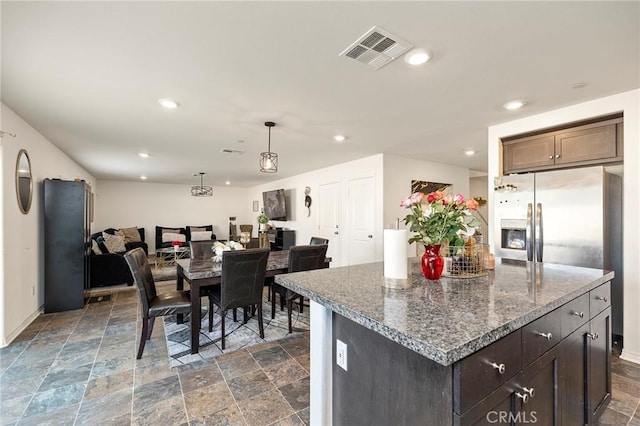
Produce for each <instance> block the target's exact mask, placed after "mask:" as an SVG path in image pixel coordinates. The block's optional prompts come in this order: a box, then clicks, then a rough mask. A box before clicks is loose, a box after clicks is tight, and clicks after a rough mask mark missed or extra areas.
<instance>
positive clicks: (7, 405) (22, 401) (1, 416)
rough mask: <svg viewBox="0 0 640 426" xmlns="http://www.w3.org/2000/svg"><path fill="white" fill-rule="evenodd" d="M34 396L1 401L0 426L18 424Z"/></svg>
mask: <svg viewBox="0 0 640 426" xmlns="http://www.w3.org/2000/svg"><path fill="white" fill-rule="evenodd" d="M31 398H32V395H26V396H21V397H18V398H11V399H6V400H2V401H0V424H2V425H6V424H10V423H14V422H17V421H18V420H19V419H20V417H22V414H23V413H24V411H25V409H26V408H27V406H28V405H29V402H30V401H31Z"/></svg>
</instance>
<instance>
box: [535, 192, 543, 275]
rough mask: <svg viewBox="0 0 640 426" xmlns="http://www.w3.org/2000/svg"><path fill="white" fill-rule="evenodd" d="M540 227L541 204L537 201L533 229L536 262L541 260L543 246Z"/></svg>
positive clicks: (541, 225)
mask: <svg viewBox="0 0 640 426" xmlns="http://www.w3.org/2000/svg"><path fill="white" fill-rule="evenodd" d="M542 229H543V224H542V204H540V203H538V204H537V205H536V230H535V239H536V262H542V249H543V247H544V235H543V231H542Z"/></svg>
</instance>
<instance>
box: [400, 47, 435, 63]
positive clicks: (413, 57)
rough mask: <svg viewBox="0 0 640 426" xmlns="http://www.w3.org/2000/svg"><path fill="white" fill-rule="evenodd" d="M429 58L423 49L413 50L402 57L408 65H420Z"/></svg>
mask: <svg viewBox="0 0 640 426" xmlns="http://www.w3.org/2000/svg"><path fill="white" fill-rule="evenodd" d="M430 58H431V56H430V55H429V52H427V51H426V50H424V49H413V50H412V51H411V52H409V53H407V54H406V55H404V61H405V62H406V63H408V64H409V65H422V64H424V63H425V62H427V61H428V60H429V59H430Z"/></svg>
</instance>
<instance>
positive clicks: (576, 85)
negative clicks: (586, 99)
mask: <svg viewBox="0 0 640 426" xmlns="http://www.w3.org/2000/svg"><path fill="white" fill-rule="evenodd" d="M586 85H587V83H585V82H583V81H581V82H579V83H573V84H572V85H571V86H570V87H571V88H572V89H582V88H583V87H584V86H586Z"/></svg>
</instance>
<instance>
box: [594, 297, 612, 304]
mask: <svg viewBox="0 0 640 426" xmlns="http://www.w3.org/2000/svg"><path fill="white" fill-rule="evenodd" d="M596 300H602V301H603V302H605V303H606V302H608V301H609V299H607V296H596Z"/></svg>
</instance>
